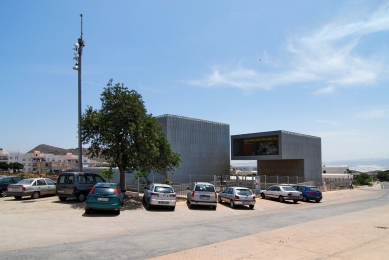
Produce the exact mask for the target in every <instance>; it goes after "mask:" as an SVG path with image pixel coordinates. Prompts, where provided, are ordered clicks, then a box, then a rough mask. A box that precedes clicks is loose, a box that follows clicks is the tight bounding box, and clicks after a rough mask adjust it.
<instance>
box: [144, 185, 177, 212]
mask: <svg viewBox="0 0 389 260" xmlns="http://www.w3.org/2000/svg"><path fill="white" fill-rule="evenodd" d="M176 200H177V198H176V193H175V192H174V190H173V188H172V186H170V185H167V184H161V183H152V184H150V185H148V186H146V187H144V189H143V201H144V202H145V204H146V209H147V210H149V209H150V208H151V207H152V206H164V207H170V208H171V209H172V210H174V209H175V208H176Z"/></svg>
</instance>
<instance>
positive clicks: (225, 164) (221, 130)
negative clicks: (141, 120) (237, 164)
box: [156, 115, 230, 175]
mask: <svg viewBox="0 0 389 260" xmlns="http://www.w3.org/2000/svg"><path fill="white" fill-rule="evenodd" d="M156 118H157V120H158V122H159V123H161V124H162V126H163V129H164V132H165V134H166V137H167V139H168V140H169V141H170V144H171V145H172V148H173V150H174V151H175V152H177V153H179V154H181V160H182V163H181V165H180V169H178V170H176V171H175V172H174V174H188V175H189V174H191V175H226V174H229V170H230V126H229V125H228V124H223V123H217V122H211V121H205V120H199V119H193V118H188V117H182V116H175V115H162V116H159V117H156Z"/></svg>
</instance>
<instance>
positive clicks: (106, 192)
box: [93, 187, 116, 195]
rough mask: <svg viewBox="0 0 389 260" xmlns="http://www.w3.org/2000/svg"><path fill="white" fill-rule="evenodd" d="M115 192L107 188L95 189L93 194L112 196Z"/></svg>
mask: <svg viewBox="0 0 389 260" xmlns="http://www.w3.org/2000/svg"><path fill="white" fill-rule="evenodd" d="M115 190H116V189H113V188H108V187H95V190H94V191H93V194H102V195H103V194H104V195H112V194H115Z"/></svg>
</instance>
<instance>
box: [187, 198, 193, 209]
mask: <svg viewBox="0 0 389 260" xmlns="http://www.w3.org/2000/svg"><path fill="white" fill-rule="evenodd" d="M188 208H190V209H191V208H193V206H192V203H190V201H189V199H188Z"/></svg>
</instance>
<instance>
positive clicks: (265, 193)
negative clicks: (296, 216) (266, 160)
mask: <svg viewBox="0 0 389 260" xmlns="http://www.w3.org/2000/svg"><path fill="white" fill-rule="evenodd" d="M261 198H262V199H265V198H273V199H278V200H279V201H280V202H285V200H293V202H294V203H297V202H298V201H299V200H302V199H303V194H302V193H301V192H299V191H297V190H295V189H293V188H292V187H290V186H283V185H274V186H271V187H269V188H268V189H267V190H262V191H261Z"/></svg>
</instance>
